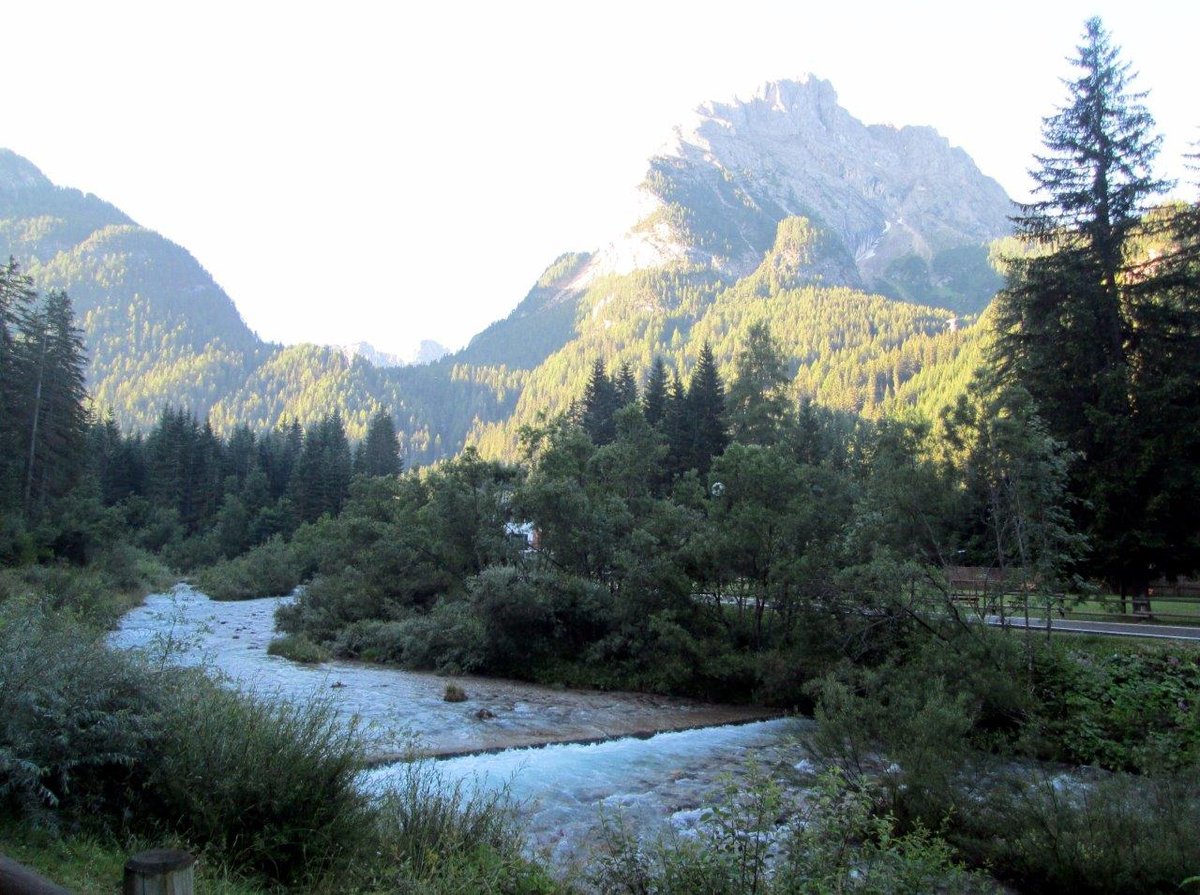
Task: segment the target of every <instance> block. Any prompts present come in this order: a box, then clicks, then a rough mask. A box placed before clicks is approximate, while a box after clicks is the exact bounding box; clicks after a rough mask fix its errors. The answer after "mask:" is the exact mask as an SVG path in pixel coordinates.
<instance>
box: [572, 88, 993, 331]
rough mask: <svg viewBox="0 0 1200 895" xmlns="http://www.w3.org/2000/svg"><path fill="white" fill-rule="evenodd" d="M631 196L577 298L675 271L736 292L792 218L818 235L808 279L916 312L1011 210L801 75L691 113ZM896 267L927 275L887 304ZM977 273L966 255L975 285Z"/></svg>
mask: <svg viewBox="0 0 1200 895" xmlns="http://www.w3.org/2000/svg"><path fill="white" fill-rule="evenodd" d="M640 193H641V203H640V205H641V215H640V217H639V218H638V220H637V221H636V222H635V223H634V224H633V226H632V227H631V228H630V229H629V230H628V231H627V232H626V233H624V234H623V235H621V236H620V237H619V238H618V239H616V240H614V241H613V242H612V243H611V244H610V245H608V246H606V247H605V248H604V249H602V250H601V251H600V252H598V253H597V255H596V257H595V258H594V259H593V261H592V262H591V263H590V264H589V266H588V268H587V269H586V270H585V271H583V272H582V274H581V277H580V279H579V285H586V283H588V282H589V281H590V280H591V279H593V278H595V277H596V276H599V275H603V274H611V273H616V274H625V273H630V272H632V271H634V270H638V269H645V268H653V267H660V266H663V265H668V264H679V263H689V264H696V265H700V266H703V267H711V268H713V269H715V270H717V271H719V272H721V273H722V274H723V275H725V276H727V277H729V278H731V279H737V278H739V277H742V276H745V275H747V274H749V273H751V272H752V271H753V270H754V269H755V268H756V267H757V266H758V264H759V263H760V261H761V260H762V258H763V256H764V255H765V253H766V252H767V251H768V250H769V249H770V248H771V245H772V243H773V241H774V239H775V229H776V225H777V224H778V223H779V222H780V221H781V220H783V219H784V218H787V217H803V218H806V219H808V220H809V221H810V222H811V223H812V225H813V226H814V227H816V228H817V229H818V230H820V231H822V232H823V233H824V234H825V236H826V240H825V245H824V246H823V248H822V251H821V252H820V253H819V254H818V255H816V256H814V257H813V258H812V259H811V260H810V262H809V264H808V265H807V266H808V268H809V269H808V272H807V277H806V278H807V279H809V280H810V281H812V282H820V283H824V284H826V285H845V286H851V287H854V288H867V289H872V290H876V291H881V292H883V293H884V294H889V295H892V297H898V298H906V299H910V300H918V301H921V300H927V299H930V298H937V295H936V290H935V287H936V285H937V280H938V278H939V272H938V268H939V267H945V266H946V265H945V264H942V265H939V264H938V260H939V258H944V257H945V254H946V253H947V252H953V251H954V250H960V249H962V248H963V247H973V248H975V249H981V248H982V247H983V246H985V245H986V244H987V243H988V242H990V241H991V240H993V239H996V238H998V237H1000V236H1004V235H1005V234H1007V233H1009V232H1010V230H1011V225H1010V223H1009V220H1008V215H1010V214H1011V213H1012V211H1013V205H1012V202H1011V200H1010V199H1009V198H1008V196H1007V195H1006V194H1005V192H1004V190H1003V188H1002V187H1001V186H1000V185H999V184H998V183H997V182H996V181H994V180H992V179H991V178H989V177H986V176H984V175H983V174H982V173H981V172H980V171H979V169H978V168H977V167H976V166H975V163H974V162H973V161H972V160H971V158H970V157H969V156H968V155H967V154H966V153H965V152H964V151H963V150H962V149H959V148H956V147H952V146H951V145H950V143H949V142H948V141H947V140H946V139H945V138H944V137H942V136H940V135H939V134H938V133H937V132H936V131H935V130H933V129H932V128H929V127H904V128H895V127H891V126H889V125H865V124H863V123H862V122H861V121H859V120H858V119H856V118H854V117H853V116H852V115H850V113H849V112H847V111H846V110H845V109H843V108H842V107H841V106H839V105H838V102H837V94H836V93H835V92H834V89H833V87H832V85H830V83H829V82H828V81H822V80H820V79H819V78H815V77H812V76H809V77H807V78H806V79H804V80H799V81H774V82H770V83H767V84H764V85H763V86H762V87H761V88H760V90H759V91H758V92H757V93H756V94H755V95H754V96H753V97H751V98H750V99H749V100H744V101H741V100H733V101H730V102H708V103H704V104H703V105H701V106H700V107H699V108H697V109H696V111H695V113H694V116H693V118H692V120H691V121H690V122H689V123H687V124H686V125H680V126H679V127H677V128H676V129H675V136H674V139H673V141H672V142H671V144H670V145H669V146H667V147H666V148H665V149H664V150H663V151H662V153H660V154H659V155H657V156H655V157H654V158H653V159H651V161H650V165H649V170H648V171H647V175H646V178H645V180H644V181H643V183H642V186H641V188H640ZM960 260H961V259H960ZM906 261H907V262H909V266H910V267H911V266H912V264H913V263H915V264H916V265H917V266H922V265H923V266H924V267H925V268H926V270H925V272H924V277H925V278H926V279H930V280H931V283H930V284H929V285H928V286H927V287H926V288H925V289H924V292H925V293H926V294H920V295H914V294H896V293H898V292H899V293H904V289H903V288H902V286H898V285H897V284H895V283H892V282H891V280H893V279H896V273H897V271H896V267H897V265H898V264H900V265H902V266H903V262H906ZM985 265H986V257H985V256H984V255H983V253H981V252H976V253H975V259H974V266H975V268H976V272H980V271H982V270H983V267H984V266H985ZM906 279H907V280H909V281H911V280H912V274H911V271H910V272H909V274H908V276H907V278H906ZM974 310H978V308H977V307H976V308H974Z"/></svg>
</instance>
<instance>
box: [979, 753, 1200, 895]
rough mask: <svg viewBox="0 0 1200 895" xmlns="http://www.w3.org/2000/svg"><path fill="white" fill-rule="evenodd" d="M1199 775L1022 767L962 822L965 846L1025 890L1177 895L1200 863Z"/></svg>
mask: <svg viewBox="0 0 1200 895" xmlns="http://www.w3.org/2000/svg"><path fill="white" fill-rule="evenodd" d="M1197 829H1200V777H1198V774H1197V771H1196V769H1195V768H1193V769H1191V770H1190V771H1188V772H1186V773H1155V774H1147V775H1133V774H1124V773H1117V774H1104V775H1102V776H1101V778H1100V779H1098V780H1091V781H1088V780H1080V779H1071V778H1069V777H1067V776H1066V775H1064V774H1059V775H1051V774H1049V773H1038V772H1037V771H1030V770H1027V771H1024V772H1022V773H1020V774H1013V775H1011V776H1009V777H1008V779H1007V780H1006V781H1005V785H1004V786H1003V787H997V788H995V789H994V790H993V792H992V793H991V795H990V798H989V799H988V800H987V801H986V802H984V803H982V804H981V805H979V807H978V809H977V810H976V811H975V812H973V813H972V814H971V816H970V817H969V818H968V823H967V824H964V830H963V831H962V832H961V833H959V835H958V837H957V838H959V839H960V840H961V847H963V848H965V849H969V850H970V852H971V856H972V858H973V859H974V860H978V861H981V862H982V861H986V862H987V863H988V864H989V865H990V866H992V867H993V869H994V872H996V873H997V874H998V875H999V876H1001V877H1002V878H1006V879H1010V880H1012V881H1014V882H1015V883H1017V884H1018V885H1019V886H1020V887H1021V888H1022V889H1023V890H1028V891H1067V892H1096V893H1114V895H1115V893H1121V892H1164V893H1165V892H1176V891H1179V889H1178V887H1179V884H1180V882H1182V881H1183V880H1184V879H1185V878H1186V877H1187V876H1189V875H1191V874H1194V873H1195V870H1196V868H1197V867H1200V840H1197V838H1196V835H1195V831H1196V830H1197Z"/></svg>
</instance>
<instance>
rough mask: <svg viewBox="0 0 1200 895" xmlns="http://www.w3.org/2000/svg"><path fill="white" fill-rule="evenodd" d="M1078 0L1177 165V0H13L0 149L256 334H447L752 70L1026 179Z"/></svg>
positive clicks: (464, 326)
mask: <svg viewBox="0 0 1200 895" xmlns="http://www.w3.org/2000/svg"><path fill="white" fill-rule="evenodd" d="M835 7H837V8H835ZM1093 14H1099V15H1101V16H1102V17H1103V19H1104V22H1105V25H1106V26H1107V27H1108V29H1109V30H1110V31H1111V32H1112V34H1113V36H1114V38H1115V40H1116V42H1117V43H1118V44H1119V45H1120V46H1121V47H1122V48H1123V50H1124V56H1125V58H1126V59H1127V60H1129V61H1131V62H1133V64H1134V67H1135V68H1136V69H1137V70H1138V71H1139V72H1140V77H1139V79H1138V81H1137V85H1138V86H1139V87H1140V88H1141V89H1145V90H1149V91H1150V97H1149V100H1148V105H1149V107H1150V109H1151V111H1152V112H1153V113H1154V115H1155V118H1156V119H1157V122H1158V126H1159V129H1160V131H1161V132H1162V133H1163V134H1164V136H1165V138H1166V143H1165V146H1164V152H1163V155H1162V161H1163V166H1162V167H1163V169H1164V173H1166V174H1168V175H1171V176H1176V177H1178V176H1180V175H1181V174H1184V173H1185V172H1184V171H1183V168H1182V166H1181V162H1180V157H1181V155H1182V153H1184V152H1186V151H1189V144H1190V143H1194V142H1196V141H1197V140H1200V106H1198V105H1197V102H1196V96H1197V93H1198V92H1200V91H1198V88H1200V75H1198V74H1197V68H1196V64H1195V62H1196V60H1195V56H1194V50H1195V39H1196V35H1197V34H1200V3H1197V2H1194V0H1138V2H1136V3H1135V2H1132V0H1092V2H1076V0H1036V2H1030V0H1009V2H1005V3H988V4H981V3H974V2H970V0H954V2H933V0H928V2H916V0H906V2H896V0H887V2H882V0H881V2H875V0H856V2H845V3H841V2H837V0H821V2H819V3H817V2H811V0H781V2H757V0H736V2H735V0H726V2H723V3H713V2H707V0H684V2H674V0H636V2H624V0H605V2H603V3H590V4H586V5H584V4H577V3H572V2H563V0H558V2H548V3H526V2H519V0H505V2H495V0H492V2H481V3H462V2H433V3H430V2H418V3H408V4H400V3H385V2H377V3H368V2H354V0H343V2H340V3H338V4H336V5H335V4H333V3H330V2H325V3H321V4H316V3H306V2H290V3H267V2H246V0H238V2H224V0H205V2H189V3H183V2H178V3H176V2H163V0H152V2H146V3H134V2H125V0H104V2H95V0H87V2H79V3H64V2H54V0H14V2H13V3H9V4H6V9H5V11H4V14H3V20H2V28H3V31H2V32H0V35H2V36H0V84H3V94H2V97H3V105H2V107H0V109H2V111H0V146H6V147H8V148H10V149H12V150H14V151H16V152H17V153H19V154H21V155H23V156H25V157H27V158H28V159H30V160H31V161H32V162H33V163H34V164H36V165H38V166H39V167H40V168H41V169H42V170H43V171H44V172H45V174H46V175H47V176H48V177H49V178H50V179H51V180H53V181H54V182H56V183H58V184H61V185H65V186H73V187H77V188H79V189H82V190H85V191H87V192H92V193H95V194H97V195H99V196H101V197H102V198H104V199H107V200H108V201H110V202H112V203H113V204H115V205H116V206H118V207H119V208H121V209H122V210H124V211H125V212H126V213H128V214H129V215H130V216H131V217H133V218H134V219H135V220H137V221H138V222H139V223H141V224H143V225H145V226H147V227H150V228H153V229H155V230H157V231H159V232H161V233H162V234H163V235H165V236H167V237H168V238H170V239H172V240H174V241H175V242H178V243H180V244H182V245H183V246H185V247H186V248H187V249H189V250H190V251H191V252H192V253H193V254H194V255H195V256H196V257H197V258H198V259H199V261H200V263H201V264H203V265H204V266H205V267H206V268H207V269H208V270H209V271H210V272H211V273H212V275H213V276H214V277H215V278H216V280H217V281H218V282H219V283H220V284H221V285H222V286H223V287H225V289H226V291H227V292H228V293H229V294H230V296H231V297H232V298H233V300H234V301H235V302H236V303H237V305H238V308H239V309H240V310H241V312H242V315H243V317H244V318H245V319H246V321H247V323H249V325H250V326H251V327H252V328H254V329H255V330H257V332H258V333H259V334H260V335H261V336H263V337H264V338H267V339H270V340H274V341H282V342H295V341H316V342H323V343H332V342H351V341H358V340H366V341H369V342H371V343H372V344H375V345H376V346H377V347H380V348H384V349H392V350H395V349H401V348H403V347H404V346H406V345H408V344H411V343H414V342H416V341H417V340H418V339H420V338H433V339H437V340H439V341H442V342H444V343H447V344H449V345H451V346H457V345H460V344H463V343H465V342H466V341H467V340H468V339H469V338H470V336H471V335H472V334H474V333H475V332H477V331H478V330H480V329H481V328H482V327H484V326H485V325H487V324H488V323H489V322H491V321H492V320H495V319H497V318H499V317H503V316H504V315H505V314H507V313H508V311H509V310H510V309H511V308H512V307H513V306H514V305H515V304H516V303H517V302H518V301H519V300H520V299H521V297H522V296H523V295H524V294H525V292H526V291H527V290H528V288H529V286H530V285H531V284H532V282H533V281H534V279H536V277H537V276H538V274H539V273H540V272H541V270H542V269H543V268H544V267H545V266H546V264H548V263H549V262H550V261H551V260H553V258H554V257H555V256H557V255H558V254H559V253H561V252H563V251H567V250H574V249H594V248H597V247H599V246H600V245H602V244H604V243H606V242H608V241H609V240H610V239H611V238H613V237H614V236H616V235H617V234H618V233H619V232H621V231H622V230H623V229H624V228H625V227H626V226H628V225H629V224H631V223H632V220H631V207H632V197H633V192H634V187H635V186H636V184H637V183H638V182H639V181H640V180H641V177H642V174H643V173H644V171H645V166H646V160H647V158H648V157H649V156H650V155H651V154H652V153H653V152H654V151H655V150H656V149H657V148H658V147H659V146H660V144H662V143H663V142H664V141H665V139H666V138H667V136H668V135H669V133H670V129H671V127H672V126H673V125H674V124H675V123H676V122H678V121H679V120H681V119H682V118H684V117H685V115H686V113H687V112H688V110H690V109H691V108H693V107H694V106H696V105H698V104H699V103H700V102H702V101H704V100H707V99H729V98H731V97H733V96H749V95H750V94H752V93H753V92H754V91H755V90H756V89H757V87H758V86H759V85H760V84H761V83H762V82H764V81H768V80H773V79H777V78H787V77H797V76H800V75H802V74H804V73H806V72H812V73H814V74H816V75H818V76H819V77H822V78H825V79H827V80H829V81H831V82H832V83H833V85H834V88H835V89H836V90H837V92H838V95H839V99H840V101H841V103H842V105H843V106H844V107H845V108H846V109H848V110H849V111H850V113H851V114H852V115H854V116H855V117H857V118H859V119H861V120H863V121H865V122H867V123H876V122H886V123H893V124H897V125H903V124H928V125H933V126H934V127H936V128H937V129H938V130H939V131H940V132H941V133H942V134H943V135H945V136H946V137H947V138H949V140H950V141H951V142H952V143H954V144H955V145H959V146H962V147H963V148H964V149H965V150H966V151H967V152H968V153H969V154H970V155H971V156H972V157H973V158H974V159H975V161H976V163H977V164H978V165H979V167H980V168H981V169H982V170H983V171H984V173H986V174H988V175H990V176H992V177H995V178H996V179H997V180H999V181H1000V183H1001V184H1002V185H1003V186H1004V187H1005V188H1006V189H1007V190H1008V191H1009V193H1010V194H1011V195H1013V196H1014V197H1016V198H1024V197H1026V196H1027V192H1026V191H1027V189H1028V180H1027V176H1026V169H1027V168H1028V167H1029V165H1030V163H1031V156H1032V154H1033V153H1034V152H1035V151H1037V150H1038V148H1039V146H1040V128H1041V119H1042V117H1043V116H1045V115H1047V114H1049V113H1050V112H1052V111H1053V109H1054V107H1055V106H1056V105H1059V104H1061V103H1062V102H1063V101H1064V99H1065V92H1064V89H1063V87H1062V85H1061V84H1060V82H1059V80H1058V79H1059V78H1060V77H1062V76H1064V75H1067V74H1069V72H1070V69H1069V66H1068V65H1067V63H1066V61H1065V60H1066V57H1068V56H1072V55H1073V54H1074V48H1075V46H1076V44H1077V43H1078V41H1079V38H1080V35H1081V34H1082V31H1083V23H1084V20H1085V19H1086V18H1087V17H1088V16H1089V15H1093Z"/></svg>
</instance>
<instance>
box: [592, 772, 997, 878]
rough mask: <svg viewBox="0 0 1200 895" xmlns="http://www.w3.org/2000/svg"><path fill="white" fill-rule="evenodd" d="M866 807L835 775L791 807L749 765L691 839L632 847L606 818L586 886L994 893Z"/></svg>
mask: <svg viewBox="0 0 1200 895" xmlns="http://www.w3.org/2000/svg"><path fill="white" fill-rule="evenodd" d="M872 805H873V798H872V796H871V794H870V792H869V791H867V790H866V789H864V788H862V787H858V786H855V785H852V784H849V783H847V782H846V780H845V778H843V777H842V776H841V775H840V774H838V773H837V772H833V773H831V774H827V775H826V776H825V777H823V778H822V780H821V782H820V785H819V788H818V791H817V793H816V794H815V796H812V797H809V798H805V799H801V798H800V797H799V796H796V795H791V794H788V793H785V792H784V791H783V790H782V789H781V788H780V787H779V786H778V785H777V784H776V783H774V782H773V781H772V780H771V779H769V778H768V777H766V776H765V775H763V774H762V773H761V772H759V771H757V769H755V768H753V767H752V768H751V769H750V775H749V781H748V783H741V782H734V781H733V780H732V779H731V780H730V781H729V782H728V783H727V785H726V788H725V791H724V795H723V797H722V799H721V801H720V802H719V803H718V804H717V805H716V806H715V807H714V808H712V809H711V810H709V811H707V812H705V814H704V815H703V818H702V822H701V825H700V827H699V828H698V829H697V831H696V835H695V836H694V838H691V839H688V838H684V837H682V836H679V835H674V836H668V837H666V838H660V839H659V840H658V841H657V842H653V843H646V842H641V841H639V840H638V839H637V838H636V837H635V836H634V835H633V834H632V833H631V832H630V831H629V830H628V829H627V828H626V827H625V826H624V825H623V824H622V823H621V822H620V820H619V819H618V820H617V821H616V822H615V823H614V822H613V821H612V819H611V818H609V819H606V820H605V821H604V822H603V823H602V826H601V838H602V853H601V855H600V857H599V858H598V859H597V860H595V861H594V862H593V863H592V865H591V867H590V868H589V876H590V881H591V882H592V883H593V884H594V885H595V886H596V887H597V888H598V889H600V890H601V891H605V892H609V891H627V892H705V893H711V895H724V893H728V895H751V893H764V895H765V893H770V892H778V893H800V892H805V893H807V892H811V893H826V892H829V893H832V892H861V893H913V895H916V893H924V892H976V891H978V892H985V891H995V888H996V887H995V886H993V885H991V883H990V882H989V880H987V878H985V877H980V876H976V875H974V874H971V873H969V872H967V871H966V870H964V869H963V868H962V867H961V866H959V865H958V864H957V863H956V862H955V861H954V859H953V856H952V851H951V849H950V847H949V846H948V845H947V844H946V843H945V842H944V841H943V840H941V839H939V838H938V837H936V836H933V835H931V834H930V833H928V832H927V831H925V830H923V829H917V830H914V831H912V832H910V833H907V834H903V835H901V834H899V833H898V832H897V829H896V821H895V819H894V818H892V817H891V816H890V815H884V816H882V817H876V816H873V814H872V811H871V809H872Z"/></svg>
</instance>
